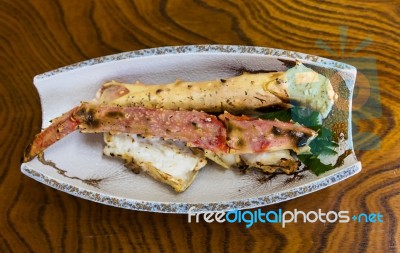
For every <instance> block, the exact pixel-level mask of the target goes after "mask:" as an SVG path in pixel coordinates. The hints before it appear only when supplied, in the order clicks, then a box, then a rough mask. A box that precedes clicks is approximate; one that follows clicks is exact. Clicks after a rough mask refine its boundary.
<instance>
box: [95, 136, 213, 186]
mask: <svg viewBox="0 0 400 253" xmlns="http://www.w3.org/2000/svg"><path fill="white" fill-rule="evenodd" d="M104 140H105V142H106V146H105V148H104V150H103V152H104V154H105V155H108V156H119V157H121V158H123V159H124V160H125V161H126V162H127V163H133V164H134V165H135V166H137V167H139V168H140V169H142V170H143V171H145V172H146V173H148V174H149V175H151V176H152V177H153V178H155V179H156V180H158V181H161V182H163V183H166V184H168V185H170V186H172V187H173V188H174V189H175V191H177V192H182V191H184V190H186V188H187V187H189V186H190V184H191V183H192V182H193V180H194V178H195V177H196V175H197V173H198V171H199V170H200V169H201V168H202V167H204V166H205V165H206V164H207V160H206V159H205V157H204V154H203V153H202V152H200V151H199V152H197V151H196V152H195V151H193V150H192V149H190V148H188V147H186V145H185V144H184V143H183V142H179V141H171V140H163V139H161V138H158V137H152V138H143V137H141V136H138V135H135V134H115V135H112V134H109V133H107V134H104Z"/></svg>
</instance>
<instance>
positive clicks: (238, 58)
mask: <svg viewBox="0 0 400 253" xmlns="http://www.w3.org/2000/svg"><path fill="white" fill-rule="evenodd" d="M295 60H299V61H301V62H303V63H304V64H305V65H306V66H307V67H310V68H312V69H314V70H315V71H317V72H319V73H321V74H323V75H325V76H328V77H329V78H330V80H331V83H332V84H333V86H334V88H335V90H336V91H338V95H339V99H338V103H337V104H336V105H335V106H334V108H333V110H332V112H331V113H330V115H329V116H328V118H327V119H326V120H325V121H326V124H328V125H330V126H332V129H334V131H336V132H335V133H336V134H337V136H340V145H339V148H338V152H339V154H341V153H343V152H346V154H347V155H346V157H345V159H343V164H342V165H341V166H340V167H337V168H335V169H334V170H331V171H329V172H326V173H324V174H322V175H320V176H315V175H314V174H312V173H311V172H309V171H305V172H302V173H300V174H298V175H297V176H296V177H294V176H287V175H279V176H276V177H274V178H273V179H270V180H268V178H266V177H265V176H264V175H261V174H260V173H256V172H250V173H247V174H243V173H241V172H239V171H238V170H233V169H232V170H225V169H222V168H220V167H219V166H217V165H213V164H212V163H209V164H210V165H207V166H206V167H204V168H203V169H202V170H201V171H200V173H199V174H198V176H197V178H196V180H195V181H194V183H193V184H192V185H191V186H190V187H189V188H188V190H186V191H185V192H184V193H175V192H174V191H173V190H172V189H171V188H170V187H169V186H167V185H164V184H162V183H159V182H156V181H155V180H153V179H152V178H150V177H149V176H148V175H146V174H145V173H140V174H134V173H132V172H131V171H130V170H128V169H126V168H125V167H124V166H123V164H122V161H120V160H118V159H112V158H109V157H106V156H103V155H102V148H103V146H104V144H103V140H102V135H101V134H80V133H79V132H74V133H72V134H70V135H68V136H67V137H65V138H64V139H62V140H61V141H59V142H57V143H56V144H54V145H53V146H51V147H50V148H48V149H47V150H46V151H45V158H46V159H47V160H51V161H52V162H53V163H54V164H52V165H53V166H51V165H49V164H43V163H41V162H40V161H39V160H38V159H37V158H35V159H34V160H32V161H30V162H28V163H24V164H22V166H21V170H22V172H23V173H24V174H25V175H27V176H29V177H31V178H33V179H35V180H37V181H39V182H41V183H43V184H46V185H48V186H51V187H53V188H55V189H58V190H61V191H64V192H67V193H69V194H72V195H75V196H78V197H81V198H84V199H88V200H92V201H95V202H99V203H103V204H107V205H112V206H116V207H120V208H127V209H133V210H142V211H151V212H166V213H186V212H187V211H188V210H189V208H190V207H192V206H194V207H195V211H226V210H232V209H244V208H252V207H259V206H265V205H270V204H274V203H278V202H282V201H286V200H289V199H293V198H296V197H300V196H303V195H305V194H309V193H312V192H315V191H317V190H320V189H323V188H325V187H328V186H330V185H332V184H335V183H337V182H339V181H341V180H344V179H346V178H348V177H350V176H352V175H354V174H356V173H357V172H359V171H360V170H361V165H360V163H359V162H358V161H357V159H356V158H355V155H354V151H353V143H352V137H351V128H350V127H351V124H350V119H351V97H352V91H353V86H354V81H355V76H356V69H355V68H354V67H352V66H349V65H346V64H344V63H340V62H335V61H332V60H328V59H324V58H320V57H317V56H311V55H306V54H302V53H296V52H291V51H286V50H279V49H271V48H261V47H248V46H223V45H200V46H178V47H163V48H155V49H145V50H139V51H134V52H126V53H121V54H116V55H111V56H105V57H100V58H96V59H92V60H88V61H84V62H81V63H77V64H74V65H70V66H67V67H63V68H60V69H57V70H54V71H50V72H47V73H44V74H41V75H38V76H36V77H35V78H34V84H35V86H36V88H37V90H38V92H39V95H40V99H41V104H42V113H43V114H42V116H43V125H42V126H43V127H47V126H48V125H49V120H50V119H53V118H55V117H57V116H59V115H61V114H62V113H63V112H66V111H68V110H69V109H70V108H73V107H74V106H76V105H78V104H79V103H80V101H88V100H91V99H93V98H94V95H95V93H96V91H97V90H98V89H99V87H100V86H101V85H102V84H103V83H105V82H107V81H110V80H116V81H120V82H135V81H137V80H139V81H141V82H144V83H154V84H156V83H168V82H173V81H175V80H176V79H181V80H187V81H200V80H208V79H215V78H227V77H231V76H234V75H238V74H240V72H242V71H243V70H247V71H258V70H263V71H285V70H286V69H288V68H289V67H290V66H292V65H293V63H294V61H295ZM346 150H347V151H346ZM342 158H344V157H343V156H342Z"/></svg>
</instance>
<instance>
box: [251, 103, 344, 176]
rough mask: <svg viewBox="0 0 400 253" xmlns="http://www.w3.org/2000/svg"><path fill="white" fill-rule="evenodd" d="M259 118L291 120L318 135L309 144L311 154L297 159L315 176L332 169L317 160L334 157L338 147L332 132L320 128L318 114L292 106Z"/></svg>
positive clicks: (320, 123) (320, 119) (320, 122)
mask: <svg viewBox="0 0 400 253" xmlns="http://www.w3.org/2000/svg"><path fill="white" fill-rule="evenodd" d="M259 118H262V119H270V120H274V119H277V120H280V121H290V120H291V119H292V120H293V121H294V122H297V123H299V124H301V125H303V126H306V127H308V128H311V129H313V130H314V131H316V132H317V133H318V136H317V137H315V138H314V139H313V140H312V141H311V142H310V149H311V154H302V155H298V156H297V157H298V158H299V160H300V161H301V162H302V163H303V164H304V165H305V166H307V167H308V168H309V169H310V170H311V171H312V172H313V173H314V174H315V175H317V176H318V175H320V174H322V173H324V172H326V171H328V170H331V169H333V168H334V166H332V165H326V164H324V163H322V162H321V161H320V159H319V158H318V156H319V155H327V156H329V155H336V154H337V152H336V151H335V148H336V147H338V144H337V143H336V142H334V141H333V133H332V131H331V130H329V129H328V128H326V127H324V126H322V117H321V114H320V113H319V112H316V111H313V110H311V109H308V108H303V107H300V106H293V107H292V108H289V109H286V110H281V111H276V112H269V113H266V114H263V115H261V116H259Z"/></svg>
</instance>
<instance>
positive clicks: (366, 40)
mask: <svg viewBox="0 0 400 253" xmlns="http://www.w3.org/2000/svg"><path fill="white" fill-rule="evenodd" d="M399 16H400V3H399V1H396V0H393V1H374V0H369V1H361V0H353V1H333V0H328V1H283V0H280V1H261V0H259V1H244V0H243V1H218V0H212V1H203V0H165V1H158V0H155V1H144V0H143V1H139V0H138V1H122V0H121V1H119V0H118V1H106V0H99V1H89V0H85V1H81V0H58V1H51V0H26V1H15V0H1V1H0V84H1V85H0V122H1V128H0V129H1V130H0V252H134V251H137V252H179V251H182V252H185V251H186V252H211V251H215V252H220V251H221V252H251V251H254V252H257V251H263V252H397V251H400V227H399V222H400V194H399V192H400V169H399V167H400V161H399V151H400V149H399V148H398V146H397V144H399V140H400V138H399V134H398V130H399V123H400V122H399V116H400V103H399V102H400V100H399V97H400V89H399V88H400V82H399V81H400V79H399V75H400V67H399V66H400V65H399V64H398V63H397V61H398V60H399V56H400V55H399V48H400V45H399V35H400V25H399V24H400V18H399ZM346 29H347V30H346ZM346 31H347V33H346V36H344V34H345V32H346ZM341 35H342V36H341ZM344 42H345V43H344ZM204 43H213V44H214V43H216V44H238V45H257V46H266V47H274V48H283V49H289V50H293V51H300V52H304V53H308V54H315V55H319V56H323V57H328V58H332V59H335V60H343V61H345V62H349V63H354V64H355V65H356V66H358V67H359V68H361V69H362V68H364V67H365V66H364V65H362V62H363V61H362V60H360V59H369V60H368V61H369V62H370V64H369V65H368V66H366V67H365V69H364V70H363V69H362V70H363V72H360V74H359V76H358V81H357V89H356V98H355V101H354V108H355V111H354V117H355V118H354V132H355V136H354V139H355V146H356V149H357V156H358V158H359V159H360V160H361V162H362V164H363V170H362V172H361V173H360V174H357V175H356V176H354V177H352V178H350V179H348V180H346V181H344V182H341V183H338V184H336V185H334V186H332V187H329V188H327V189H324V190H321V191H319V192H316V193H313V194H310V195H307V196H305V197H302V198H299V199H294V200H292V201H289V202H286V203H281V204H277V205H273V206H268V207H264V208H263V210H264V211H266V210H278V209H279V208H282V209H283V210H294V209H295V208H297V209H298V210H302V211H305V212H306V211H311V210H314V211H317V210H318V209H322V210H323V211H329V210H333V211H340V210H348V211H349V213H350V214H352V213H362V212H364V213H371V212H380V213H381V214H382V215H383V222H382V223H365V222H361V223H357V222H349V223H332V224H329V223H307V224H303V223H301V222H300V223H297V224H294V223H292V224H288V226H287V227H286V228H282V227H281V225H280V224H268V223H258V224H255V225H253V226H252V227H251V228H248V229H246V228H245V226H244V224H230V223H223V224H219V223H211V224H208V223H206V222H201V223H199V224H196V223H190V224H189V223H188V222H187V216H186V215H174V214H155V213H147V212H137V211H130V210H123V209H118V208H114V207H109V206H105V205H101V204H96V203H93V202H90V201H86V200H82V199H79V198H76V197H73V196H70V195H68V194H65V193H62V192H59V191H56V190H54V189H51V188H49V187H47V186H44V185H42V184H40V183H38V182H36V181H34V180H32V179H30V178H28V177H26V176H24V175H22V174H21V173H20V169H19V167H20V159H21V156H22V153H23V150H24V148H25V146H26V145H27V144H28V143H29V141H30V140H31V139H32V137H33V135H34V134H35V133H37V132H39V131H40V124H41V108H40V101H39V97H38V94H37V92H36V90H35V88H34V86H33V84H32V78H33V76H35V75H36V74H39V73H43V72H45V71H48V70H52V69H55V68H58V67H62V66H65V65H68V64H72V63H76V62H79V61H83V60H86V59H90V58H93V57H98V56H103V55H108V54H113V53H118V52H123V51H131V50H137V49H143V48H151V47H158V46H166V45H185V44H204ZM344 44H345V45H344ZM363 46H364V47H363ZM360 62H361V63H360ZM361 65H362V66H361ZM374 66H375V67H374ZM373 84H379V88H377V87H375V86H373ZM380 108H381V110H380Z"/></svg>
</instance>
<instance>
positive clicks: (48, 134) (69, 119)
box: [23, 106, 79, 162]
mask: <svg viewBox="0 0 400 253" xmlns="http://www.w3.org/2000/svg"><path fill="white" fill-rule="evenodd" d="M78 108H79V106H77V107H75V108H73V109H72V110H70V111H68V112H66V113H64V114H63V115H62V116H60V117H58V118H55V119H54V120H52V121H51V125H50V126H49V127H47V128H46V129H44V130H43V131H42V132H40V133H39V134H37V135H36V136H35V138H34V141H33V143H32V144H30V145H29V146H28V147H27V148H26V150H25V153H24V158H23V162H29V161H30V160H32V159H33V158H34V157H35V156H37V155H38V154H40V153H42V152H43V150H45V149H46V148H47V147H49V146H50V145H52V144H54V143H55V142H57V141H58V140H60V139H61V138H63V137H65V136H66V135H68V134H70V133H72V132H73V131H75V130H77V129H78V125H79V122H78V121H77V120H76V119H75V118H74V113H75V112H76V111H77V110H78Z"/></svg>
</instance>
